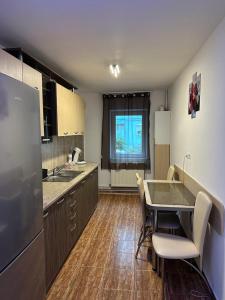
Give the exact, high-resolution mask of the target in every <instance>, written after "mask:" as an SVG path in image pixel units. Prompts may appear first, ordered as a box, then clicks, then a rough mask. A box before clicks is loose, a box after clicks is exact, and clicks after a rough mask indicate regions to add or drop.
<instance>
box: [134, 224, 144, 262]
mask: <svg viewBox="0 0 225 300" xmlns="http://www.w3.org/2000/svg"><path fill="white" fill-rule="evenodd" d="M144 240H145V231H144V228H143V226H142V228H141V233H140V236H139V239H138V247H137V251H136V254H135V258H137V256H138V253H139V250H140V248H141V244H142V243H143V241H144Z"/></svg>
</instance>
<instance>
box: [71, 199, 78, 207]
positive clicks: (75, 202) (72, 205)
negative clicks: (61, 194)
mask: <svg viewBox="0 0 225 300" xmlns="http://www.w3.org/2000/svg"><path fill="white" fill-rule="evenodd" d="M76 204H77V200H75V201H74V203H73V204H70V208H73V207H74V206H75V205H76Z"/></svg>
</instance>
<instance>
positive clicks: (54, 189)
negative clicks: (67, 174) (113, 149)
mask: <svg viewBox="0 0 225 300" xmlns="http://www.w3.org/2000/svg"><path fill="white" fill-rule="evenodd" d="M97 166H98V164H96V163H87V164H85V165H76V166H72V167H71V168H70V169H69V170H73V171H83V173H82V174H80V175H78V176H77V177H76V178H74V179H73V180H71V181H69V182H42V186H43V209H44V210H45V209H47V208H48V207H49V206H51V205H52V204H53V203H54V202H55V201H57V200H58V199H59V198H60V197H61V196H62V195H63V194H65V193H66V192H68V191H69V190H70V189H71V188H72V187H74V186H75V185H76V184H78V183H79V182H80V181H81V180H82V179H84V178H85V177H86V176H87V175H88V174H90V173H91V172H92V171H93V170H94V169H95V168H97ZM67 170H68V169H67Z"/></svg>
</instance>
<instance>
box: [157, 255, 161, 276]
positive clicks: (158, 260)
mask: <svg viewBox="0 0 225 300" xmlns="http://www.w3.org/2000/svg"><path fill="white" fill-rule="evenodd" d="M156 260H157V266H156V267H157V274H158V276H159V277H160V257H159V256H158V255H157V256H156Z"/></svg>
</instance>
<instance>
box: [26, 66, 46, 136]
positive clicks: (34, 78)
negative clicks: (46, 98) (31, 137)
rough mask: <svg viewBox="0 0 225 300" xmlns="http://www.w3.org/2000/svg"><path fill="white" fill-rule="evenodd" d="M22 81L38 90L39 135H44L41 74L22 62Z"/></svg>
mask: <svg viewBox="0 0 225 300" xmlns="http://www.w3.org/2000/svg"><path fill="white" fill-rule="evenodd" d="M22 79H23V82H24V83H26V84H27V85H29V86H31V87H33V88H35V89H37V90H38V92H39V103H40V126H41V136H44V119H43V91H42V74H41V73H40V72H38V71H37V70H35V69H33V68H31V67H30V66H28V65H26V64H25V63H23V78H22Z"/></svg>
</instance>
